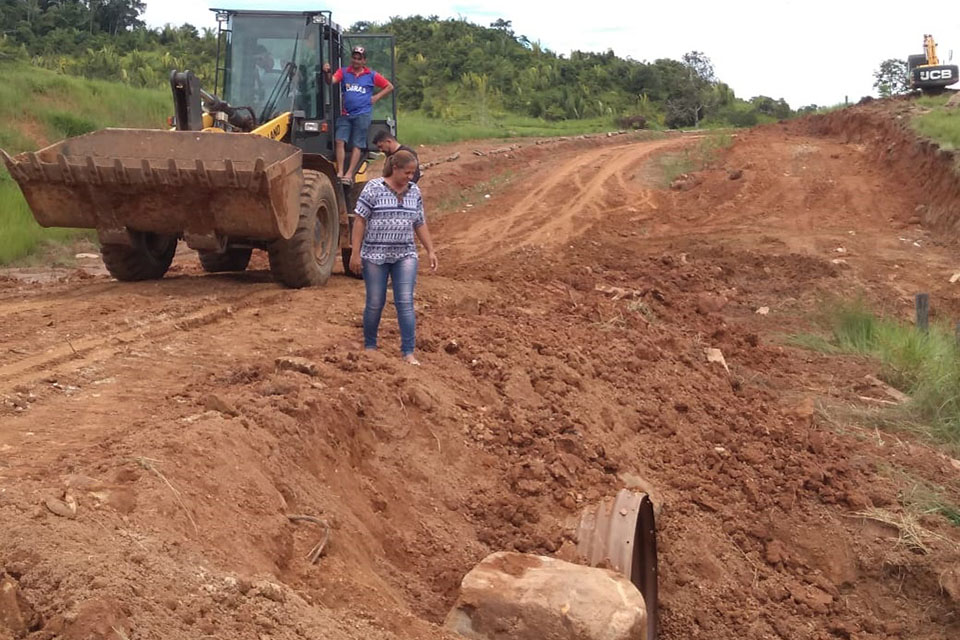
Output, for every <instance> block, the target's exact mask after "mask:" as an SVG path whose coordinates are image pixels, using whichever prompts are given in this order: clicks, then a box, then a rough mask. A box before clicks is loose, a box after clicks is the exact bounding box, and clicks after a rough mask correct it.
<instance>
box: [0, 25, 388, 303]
mask: <svg viewBox="0 0 960 640" xmlns="http://www.w3.org/2000/svg"><path fill="white" fill-rule="evenodd" d="M214 11H215V12H216V15H217V21H218V23H219V44H218V50H217V67H216V76H215V81H214V87H213V88H212V91H206V90H204V89H203V88H202V87H201V86H200V83H199V81H198V79H197V78H196V76H194V74H193V73H191V72H189V71H176V70H175V71H172V72H171V75H170V86H171V89H172V92H173V106H174V115H173V117H172V118H171V119H170V127H171V128H170V129H166V130H165V129H156V130H146V129H105V130H102V131H96V132H93V133H90V134H87V135H83V136H79V137H75V138H69V139H66V140H63V141H61V142H59V143H57V144H54V145H52V146H49V147H46V148H45V149H42V150H40V151H37V152H30V153H22V154H19V155H17V156H16V157H11V156H10V155H9V154H7V153H6V152H5V151H2V150H0V153H2V156H3V159H4V162H5V163H6V166H7V169H8V170H9V172H10V175H11V176H12V177H13V179H14V180H16V182H17V183H18V184H19V186H20V189H21V190H22V191H23V195H24V197H25V198H26V201H27V203H28V204H29V206H30V209H31V210H32V212H33V215H34V217H35V218H36V219H37V222H39V223H40V224H41V225H42V226H45V227H74V228H86V229H96V230H97V235H98V236H99V241H100V245H101V254H102V256H103V261H104V264H105V265H106V267H107V269H108V270H109V272H110V274H111V275H113V277H114V278H116V279H117V280H124V281H135V280H149V279H156V278H161V277H162V276H163V275H164V273H166V271H167V269H168V268H169V267H170V264H171V262H172V260H173V257H174V253H175V251H176V250H177V246H178V242H179V241H180V240H183V241H184V242H185V243H186V245H187V246H188V247H190V248H192V249H195V250H196V251H197V252H198V253H199V257H200V262H201V264H202V266H203V268H204V269H205V270H206V271H208V272H218V271H243V270H244V269H246V267H247V264H248V262H249V261H250V255H251V252H252V250H253V249H263V250H265V251H266V252H267V254H268V256H269V261H270V270H271V272H272V273H273V276H274V278H275V280H277V281H278V282H280V283H282V284H284V285H286V286H289V287H305V286H314V285H323V284H324V283H326V281H327V280H328V278H329V277H330V274H331V272H332V270H333V267H334V263H335V261H336V257H337V253H338V248H339V249H340V252H339V253H340V254H341V256H342V260H343V264H344V270H345V271H347V272H348V273H349V271H348V269H349V267H348V265H349V261H350V251H351V247H350V244H349V243H350V224H351V220H352V211H353V204H354V203H355V201H356V197H357V195H359V192H360V190H361V189H362V188H363V184H364V182H365V181H366V179H367V171H366V170H367V166H368V160H369V158H365V159H364V160H363V162H362V163H361V165H360V169H359V170H358V172H357V177H356V179H355V181H354V182H353V183H352V184H351V185H347V186H344V185H342V184H341V183H340V182H339V181H338V180H337V166H336V161H335V152H334V131H335V128H336V122H337V118H339V117H340V114H341V94H340V87H339V86H338V85H333V86H330V85H327V84H326V83H325V82H324V78H323V73H322V67H323V65H324V63H330V65H331V66H332V67H337V66H339V65H340V63H341V60H342V59H347V58H348V55H349V51H350V50H351V48H352V47H354V46H362V47H364V48H365V49H366V51H367V59H368V64H369V65H370V67H371V68H372V69H375V70H377V71H379V72H380V73H381V74H383V75H385V76H387V78H388V79H390V80H391V81H393V80H394V75H395V73H394V42H393V37H392V36H388V35H372V34H350V33H343V32H342V31H341V29H340V27H339V26H338V25H337V24H335V23H334V22H333V20H332V15H331V12H329V11H306V12H291V11H238V10H224V9H214ZM221 96H222V97H221ZM383 128H387V129H388V130H390V132H391V133H393V134H394V135H396V99H395V97H394V94H392V93H391V94H389V95H388V96H386V98H385V99H382V100H380V101H379V102H377V103H376V104H375V105H374V114H373V124H372V126H371V127H370V132H369V139H370V140H372V138H373V136H374V135H375V134H376V133H377V131H378V130H380V129H383ZM367 146H368V148H373V146H374V145H373V144H369V143H368V145H367ZM347 157H348V158H349V149H348V155H347Z"/></svg>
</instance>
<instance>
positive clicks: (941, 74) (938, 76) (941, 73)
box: [907, 34, 960, 93]
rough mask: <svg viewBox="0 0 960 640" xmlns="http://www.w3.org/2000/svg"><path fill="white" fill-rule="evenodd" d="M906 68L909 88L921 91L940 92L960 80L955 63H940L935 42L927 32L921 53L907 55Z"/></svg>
mask: <svg viewBox="0 0 960 640" xmlns="http://www.w3.org/2000/svg"><path fill="white" fill-rule="evenodd" d="M951 57H952V54H951ZM907 68H908V70H909V74H910V88H911V89H919V90H920V91H922V92H923V93H940V92H941V91H943V90H944V89H945V88H946V87H948V86H950V85H951V84H954V83H955V82H956V81H957V80H960V73H958V68H957V65H955V64H940V58H939V57H938V56H937V43H936V42H935V41H934V39H933V36H932V35H929V34H927V35H924V36H923V53H918V54H916V55H912V56H908V57H907Z"/></svg>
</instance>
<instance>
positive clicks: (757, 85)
mask: <svg viewBox="0 0 960 640" xmlns="http://www.w3.org/2000/svg"><path fill="white" fill-rule="evenodd" d="M209 6H227V7H229V8H247V9H264V8H267V7H270V8H274V9H293V10H311V9H316V7H317V3H316V1H315V0H308V1H296V0H294V1H286V2H285V1H282V0H274V1H273V2H269V1H268V0H261V1H260V2H253V1H250V0H234V1H232V2H229V1H227V0H224V1H223V2H206V3H203V2H201V3H197V2H196V0H163V1H160V0H153V1H148V3H147V11H146V14H145V19H146V20H147V23H148V24H150V25H151V26H159V25H162V24H164V23H165V22H171V23H174V24H181V23H183V22H190V23H191V24H194V25H195V26H198V27H202V26H206V27H215V26H216V21H215V19H214V16H213V14H212V13H211V12H210V11H209V10H208V8H207V7H209ZM325 6H326V8H329V9H331V10H332V11H333V16H334V20H335V21H337V22H339V23H340V24H342V25H344V27H347V26H349V25H351V24H353V23H354V22H357V21H360V20H370V21H374V22H383V21H386V20H388V19H389V18H390V17H391V16H394V15H411V14H415V13H418V14H420V15H424V16H428V15H438V16H440V17H441V18H448V17H461V16H462V17H464V18H467V19H469V20H472V21H473V22H477V23H479V24H489V23H490V22H492V21H493V20H495V19H496V18H497V17H502V18H504V19H506V20H511V21H512V22H513V29H514V31H515V32H516V33H518V34H523V35H526V36H527V37H529V38H530V39H531V40H534V41H539V42H541V43H542V44H543V45H544V46H546V47H548V48H550V49H552V50H553V51H556V52H558V53H564V54H568V53H569V52H570V51H572V50H574V49H581V50H587V51H604V50H606V49H613V50H614V51H615V52H616V53H617V54H618V55H621V56H629V57H631V58H634V59H637V60H655V59H657V58H674V59H679V58H680V57H681V56H682V55H683V54H684V53H685V52H687V51H690V50H693V49H696V50H698V51H703V52H704V53H706V54H707V55H708V56H710V58H711V59H712V60H713V62H714V66H715V67H716V70H717V75H718V76H719V77H720V79H721V80H723V81H725V82H727V83H728V84H730V86H732V87H733V89H734V91H736V93H737V95H738V96H740V97H743V98H749V97H751V96H754V95H758V94H764V95H768V96H771V97H774V98H780V97H783V98H786V99H787V101H788V102H789V103H790V104H791V105H792V106H794V107H800V106H803V105H805V104H810V103H816V104H820V105H831V104H835V103H838V102H842V101H843V100H844V97H845V96H848V97H849V98H850V100H852V101H855V100H858V99H859V98H860V97H862V96H865V95H869V94H871V93H872V92H873V89H872V84H873V77H872V73H873V71H874V70H875V69H876V68H877V67H878V66H879V64H880V62H881V61H882V60H885V59H886V58H906V57H907V55H909V54H912V53H920V52H921V49H922V44H923V34H925V33H933V34H934V36H935V37H936V39H937V41H938V42H939V43H940V45H941V47H940V55H941V57H943V58H946V57H947V56H948V53H949V50H950V49H954V50H955V51H957V53H958V57H960V14H957V13H956V10H955V7H956V4H955V3H954V2H946V1H944V0H931V1H929V2H926V3H924V4H923V5H922V9H921V8H920V7H921V5H918V9H917V10H916V11H914V10H911V9H910V7H909V6H908V5H904V4H903V3H901V2H898V3H893V2H885V1H882V0H881V1H875V2H864V1H852V2H842V1H840V0H833V1H827V0H806V1H804V2H798V1H796V0H785V1H781V2H769V1H768V0H762V1H761V0H743V1H740V2H736V1H731V2H713V1H706V0H686V1H682V2H662V1H661V2H643V1H640V2H638V1H637V0H613V1H610V0H608V1H607V2H605V3H603V4H597V5H590V4H588V3H584V2H582V0H581V1H578V2H572V1H565V0H558V1H557V2H550V3H546V2H517V1H516V0H510V1H508V0H488V1H486V2H484V3H483V4H480V3H478V2H474V1H471V0H464V1H463V2H462V3H456V2H440V1H437V0H421V1H419V2H416V3H410V4H408V5H404V4H402V3H397V2H386V1H384V0H366V1H353V2H344V1H342V0H337V1H334V2H328V3H326V5H325ZM944 16H947V18H946V19H943V17H944Z"/></svg>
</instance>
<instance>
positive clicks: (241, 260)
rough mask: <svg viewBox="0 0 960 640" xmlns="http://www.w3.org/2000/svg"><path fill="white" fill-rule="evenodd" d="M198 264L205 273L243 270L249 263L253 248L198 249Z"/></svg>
mask: <svg viewBox="0 0 960 640" xmlns="http://www.w3.org/2000/svg"><path fill="white" fill-rule="evenodd" d="M197 253H198V254H199V256H200V266H202V267H203V270H204V271H206V272H207V273H220V272H222V271H245V270H246V268H247V265H248V264H250V256H251V254H253V249H227V250H226V251H224V252H223V253H217V252H216V251H198V252H197Z"/></svg>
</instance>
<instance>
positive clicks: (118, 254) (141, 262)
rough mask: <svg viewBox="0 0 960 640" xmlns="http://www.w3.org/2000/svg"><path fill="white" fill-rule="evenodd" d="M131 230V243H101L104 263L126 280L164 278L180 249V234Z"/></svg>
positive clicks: (116, 274)
mask: <svg viewBox="0 0 960 640" xmlns="http://www.w3.org/2000/svg"><path fill="white" fill-rule="evenodd" d="M127 233H129V234H130V245H125V244H105V245H103V246H101V247H100V255H101V256H103V264H104V265H105V266H106V267H107V271H109V272H110V275H112V276H113V277H114V278H116V279H117V280H120V281H122V282H137V281H140V280H157V279H159V278H162V277H163V274H165V273H166V272H167V269H169V268H170V263H172V262H173V255H174V254H175V253H176V252H177V236H168V235H164V234H162V233H150V232H147V231H128V232H127Z"/></svg>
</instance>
